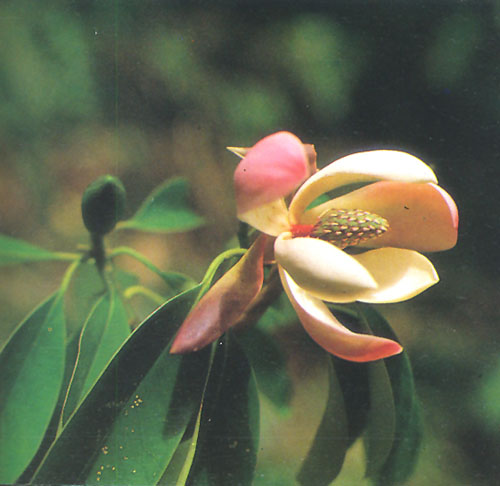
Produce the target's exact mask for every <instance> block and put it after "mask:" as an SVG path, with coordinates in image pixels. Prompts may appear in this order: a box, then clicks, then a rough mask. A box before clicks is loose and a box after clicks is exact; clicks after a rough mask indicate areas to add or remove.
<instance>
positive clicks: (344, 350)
mask: <svg viewBox="0 0 500 486" xmlns="http://www.w3.org/2000/svg"><path fill="white" fill-rule="evenodd" d="M280 277H281V281H282V283H283V287H284V289H285V292H286V293H287V295H288V298H289V299H290V302H291V303H292V306H293V308H294V309H295V312H297V315H298V317H299V319H300V321H301V323H302V325H303V326H304V329H305V330H306V331H307V333H308V334H309V335H310V336H311V338H312V339H314V341H316V342H317V343H318V344H319V345H320V346H322V347H323V348H324V349H326V351H328V352H329V353H331V354H334V355H335V356H339V357H340V358H344V359H347V360H350V361H358V362H364V361H373V360H376V359H381V358H386V357H388V356H392V355H394V354H397V353H400V352H401V350H402V348H401V346H400V345H399V344H398V343H397V342H395V341H391V340H390V339H385V338H380V337H376V336H371V335H368V334H357V333H354V332H352V331H350V330H349V329H347V328H346V327H344V326H343V325H342V324H341V323H340V322H339V321H338V320H337V319H336V318H335V317H334V316H333V315H332V313H331V312H330V311H329V310H328V308H327V307H326V305H325V304H324V303H323V302H321V301H320V300H319V299H316V298H315V297H313V296H312V295H311V294H309V293H307V292H306V291H305V290H304V289H302V288H300V287H299V286H298V285H297V284H296V283H295V282H294V281H293V280H292V278H291V277H290V275H288V274H287V273H286V271H285V270H283V268H280Z"/></svg>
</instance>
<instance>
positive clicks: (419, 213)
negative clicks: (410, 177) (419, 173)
mask: <svg viewBox="0 0 500 486" xmlns="http://www.w3.org/2000/svg"><path fill="white" fill-rule="evenodd" d="M329 208H342V209H363V210H365V211H369V212H371V213H375V214H378V215H379V216H383V217H384V218H385V219H387V221H388V222H389V231H387V232H386V233H384V234H383V235H381V236H379V237H377V238H373V239H370V240H367V241H366V242H364V243H362V244H361V245H360V246H364V247H369V248H382V247H385V246H393V247H397V248H409V249H412V250H417V251H423V252H428V251H441V250H447V249H449V248H452V247H453V246H455V244H456V242H457V230H458V210H457V206H456V205H455V202H454V201H453V199H452V198H451V196H450V195H449V194H448V193H446V192H445V191H444V190H443V189H441V188H440V187H438V186H436V185H435V184H412V183H407V182H392V181H382V182H376V183H374V184H370V185H368V186H365V187H362V188H361V189H358V190H356V191H352V192H350V193H348V194H345V195H344V196H341V197H338V198H335V199H332V200H331V201H328V202H326V203H324V204H322V205H320V206H317V207H316V208H313V209H312V210H310V211H307V212H306V213H305V214H304V219H307V220H309V219H313V220H315V218H316V217H317V216H318V215H319V214H321V212H323V211H324V210H326V209H329Z"/></svg>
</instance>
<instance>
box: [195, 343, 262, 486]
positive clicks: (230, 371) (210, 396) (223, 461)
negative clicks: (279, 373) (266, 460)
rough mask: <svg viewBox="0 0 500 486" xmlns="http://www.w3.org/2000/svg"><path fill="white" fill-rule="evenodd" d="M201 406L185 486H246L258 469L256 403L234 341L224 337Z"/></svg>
mask: <svg viewBox="0 0 500 486" xmlns="http://www.w3.org/2000/svg"><path fill="white" fill-rule="evenodd" d="M220 348H222V349H219V350H218V353H217V354H218V356H216V360H217V359H219V360H221V359H222V360H223V370H222V371H223V374H220V373H218V372H217V368H218V365H217V363H214V366H213V370H212V373H211V374H210V380H209V382H208V385H207V390H206V393H205V396H204V401H203V412H202V418H201V427H200V429H201V430H200V435H199V438H198V444H197V450H196V456H195V460H194V464H193V468H192V472H191V474H190V475H189V478H188V482H187V484H189V485H192V486H198V485H200V484H207V485H210V486H234V485H236V484H237V485H241V486H246V485H251V484H252V480H253V475H254V470H255V465H256V463H257V448H258V437H259V403H258V398H257V388H256V384H255V380H254V377H253V374H252V370H251V368H250V365H249V363H248V360H247V358H246V356H245V354H244V353H243V350H242V349H241V347H240V346H239V345H238V343H237V342H236V340H235V339H234V338H232V337H231V336H228V335H226V338H225V339H224V341H223V346H221V347H220Z"/></svg>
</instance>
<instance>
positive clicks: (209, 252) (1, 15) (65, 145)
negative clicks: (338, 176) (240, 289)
mask: <svg viewBox="0 0 500 486" xmlns="http://www.w3.org/2000/svg"><path fill="white" fill-rule="evenodd" d="M499 46H500V2H499V1H496V2H494V1H491V2H490V1H487V0H484V1H479V0H478V1H471V2H467V1H459V0H456V1H444V0H443V1H431V0H427V1H420V0H415V1H410V0H408V1H400V2H392V1H391V2H390V1H352V2H349V1H347V0H345V1H341V2H336V1H333V0H332V1H330V2H327V1H325V2H319V1H315V2H307V1H294V2H285V1H281V2H279V1H267V2H264V1H259V2H251V1H232V2H230V1H226V2H223V1H211V2H209V1H201V0H200V1H187V0H185V1H179V2H168V1H165V2H160V1H139V0H135V1H132V0H129V1H125V0H115V1H113V0H100V1H97V0H96V1H90V0H88V1H84V0H82V1H44V2H33V1H21V0H17V1H3V2H1V3H0V208H1V209H0V226H1V228H0V230H1V232H2V233H5V234H8V235H11V236H14V237H18V238H24V239H26V240H28V241H31V242H33V243H36V244H38V245H41V246H45V247H47V248H50V249H58V250H73V249H74V248H75V247H76V245H77V244H80V243H86V234H85V231H84V227H83V224H82V223H81V220H80V197H81V193H82V191H83V190H84V188H85V187H86V186H87V185H88V184H89V183H90V182H91V181H92V180H94V179H95V178H96V177H98V176H100V175H102V174H105V173H111V174H113V175H116V176H118V177H120V178H121V179H122V180H123V182H124V184H125V186H126V188H127V191H128V195H129V209H128V211H129V212H128V215H130V214H131V213H132V211H133V210H134V209H135V208H136V207H137V205H138V203H139V202H140V201H141V199H142V198H144V197H145V196H146V194H147V193H148V192H149V191H150V190H152V189H153V187H154V186H155V185H157V184H158V183H159V182H161V181H162V180H164V179H166V178H169V177H171V176H174V175H185V176H186V177H187V178H188V179H189V180H190V181H191V183H192V188H193V203H194V205H195V207H196V208H197V209H198V211H199V212H201V213H202V214H203V215H204V216H205V217H206V219H207V220H208V223H209V224H208V226H207V227H205V228H203V229H201V230H198V231H195V232H192V233H189V234H184V235H171V236H158V235H144V234H143V235H135V234H132V233H130V234H129V233H124V234H123V235H121V236H122V237H121V238H120V242H121V243H128V244H130V245H133V246H135V247H136V248H137V249H139V250H141V251H143V252H144V253H145V254H147V255H148V256H149V257H150V258H151V259H152V260H153V261H154V262H155V263H157V264H158V265H159V266H161V267H162V268H170V269H174V270H179V271H183V272H186V273H188V274H190V275H192V276H193V277H195V278H200V277H201V276H202V275H203V272H204V270H205V267H206V265H207V263H208V262H209V261H210V259H211V258H213V257H214V256H215V255H216V254H217V252H218V251H220V250H221V249H223V247H224V245H225V244H226V243H227V240H228V239H229V238H230V237H231V236H232V235H233V234H234V232H235V229H236V228H237V221H236V218H235V215H234V213H235V210H234V199H233V193H232V185H231V180H232V179H231V178H232V171H233V170H234V167H235V165H236V162H237V160H235V157H234V156H233V155H231V154H230V153H229V152H227V151H225V149H224V147H225V146H227V145H239V146H246V145H252V144H253V143H254V142H255V141H257V140H258V139H259V138H260V137H262V136H264V135H267V134H269V133H271V132H274V131H278V130H282V129H284V130H290V131H292V132H294V133H296V134H297V135H298V136H299V137H300V138H301V139H302V140H303V141H304V142H309V143H314V144H315V145H316V149H317V151H318V154H319V164H320V166H323V165H325V164H326V163H328V162H331V161H332V160H334V159H336V158H338V157H340V156H342V155H345V154H348V153H351V152H355V151H359V150H365V149H373V148H392V149H401V150H404V151H408V152H410V153H412V154H414V155H417V156H419V157H420V158H422V159H423V160H425V161H426V162H428V163H429V164H431V165H432V167H433V168H434V169H435V171H436V173H437V175H438V178H439V180H440V184H441V185H442V186H443V187H444V188H445V189H446V190H448V191H449V192H450V193H451V194H452V195H453V197H454V198H455V200H456V201H457V204H458V206H459V210H460V217H461V223H460V235H459V244H458V246H457V248H455V249H454V250H452V251H450V252H447V253H443V254H437V255H433V256H431V258H432V260H433V261H434V263H435V265H436V267H437V269H438V272H439V274H440V276H441V280H442V281H441V283H440V284H439V285H438V286H436V287H434V288H432V289H431V290H429V291H428V292H426V293H425V294H424V295H422V296H419V297H418V298H416V299H414V300H412V301H411V302H408V303H404V304H398V305H392V306H381V310H382V311H383V313H384V315H385V316H386V317H388V318H389V320H390V321H391V323H392V324H393V326H394V328H395V330H396V331H397V332H398V333H399V335H400V336H401V338H402V340H403V343H404V344H405V346H406V349H407V350H408V351H409V354H410V357H411V359H412V362H413V365H414V369H415V373H416V378H417V386H418V391H419V394H420V396H421V398H422V401H423V410H424V417H425V421H426V436H425V441H424V447H423V452H422V456H421V460H420V462H419V465H418V468H417V471H416V473H415V475H414V477H413V479H412V480H411V481H410V484H412V485H429V484H432V485H462V484H463V485H472V484H473V485H489V484H492V485H493V484H498V482H497V481H498V477H499V476H500V470H499V464H500V432H499V430H500V359H499V353H498V349H499V341H500V325H499V324H500V323H499V320H500V319H499V316H500V313H499V311H498V299H499V297H500V292H499V289H498V283H499V273H500V263H499V261H500V258H499V247H500V245H499V240H500V231H499V221H500V209H499V208H500V204H499V202H500V201H499V191H498V183H499V180H500V177H499V176H500V170H499V169H498V164H499V161H500V125H499V120H500V91H499V90H500V55H499ZM63 268H64V267H62V266H58V264H56V266H55V267H54V266H53V265H50V264H46V263H44V264H37V265H29V266H28V265H24V266H20V267H12V268H7V269H2V276H1V279H0V306H1V310H2V325H1V333H0V338H1V339H2V341H4V340H5V338H6V336H7V335H8V333H9V332H10V331H11V330H12V328H13V327H14V326H15V324H16V323H17V322H18V321H19V320H20V319H21V318H22V317H23V316H24V315H25V314H26V313H27V312H28V311H29V310H30V309H31V308H32V307H34V305H35V304H36V303H38V302H39V301H40V300H41V299H42V298H43V297H45V296H47V295H48V294H49V293H51V292H52V291H53V290H55V288H56V287H57V282H58V279H59V278H60V276H61V273H62V271H63ZM130 268H131V269H132V270H134V271H138V270H139V268H138V267H134V266H132V267H130ZM142 277H143V279H145V281H146V283H148V284H149V285H160V283H159V282H157V281H155V280H150V279H151V278H152V277H150V275H149V274H144V275H142ZM307 362H308V358H307V357H305V356H300V355H295V354H294V355H293V356H292V359H291V369H292V371H294V372H295V375H296V378H297V380H298V381H299V382H300V383H301V385H300V386H298V391H297V396H296V398H295V402H294V403H295V405H296V407H295V409H296V410H298V412H295V413H294V415H293V417H290V418H288V419H282V418H281V419H279V418H276V417H273V415H272V411H269V410H267V409H266V407H264V412H265V413H264V423H265V424H268V426H267V428H266V429H265V434H264V436H263V439H262V447H263V452H262V458H261V464H260V471H263V472H262V474H260V475H258V478H257V483H256V484H276V485H281V484H283V485H288V484H291V483H290V481H291V480H290V477H291V472H292V471H291V470H293V469H295V470H296V469H298V466H297V464H298V462H297V461H299V460H300V457H302V455H303V452H304V451H303V449H304V444H303V443H302V442H303V441H302V434H303V431H304V430H306V429H308V428H310V426H311V423H310V422H309V420H310V418H309V417H308V414H307V407H308V404H309V403H311V402H313V401H314V399H315V397H316V394H318V393H319V394H320V393H321V380H320V379H319V378H316V374H315V373H314V372H312V371H311V372H304V371H301V372H300V373H299V371H298V370H303V365H304V363H306V364H307ZM311 368H314V366H313V365H311ZM266 410H267V411H266ZM315 420H316V419H315ZM266 421H267V422H266ZM276 421H278V422H276ZM361 454H362V453H361V452H360V449H359V448H356V449H355V450H354V451H353V453H352V454H351V455H350V457H349V461H348V465H347V467H346V471H345V474H344V476H343V477H341V478H340V479H339V481H338V484H346V485H349V484H362V481H361V480H360V479H355V478H361V477H362V466H361V463H360V461H361Z"/></svg>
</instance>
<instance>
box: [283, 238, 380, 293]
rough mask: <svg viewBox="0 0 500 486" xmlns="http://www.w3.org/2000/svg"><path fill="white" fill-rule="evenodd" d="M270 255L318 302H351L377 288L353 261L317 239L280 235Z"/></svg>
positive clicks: (371, 278) (362, 269) (355, 261)
mask: <svg viewBox="0 0 500 486" xmlns="http://www.w3.org/2000/svg"><path fill="white" fill-rule="evenodd" d="M274 255H275V257H276V261H277V263H278V264H279V265H281V266H282V267H283V268H284V269H285V270H286V271H287V272H288V273H289V274H290V275H291V276H292V278H293V279H294V281H295V282H296V283H297V284H298V285H300V287H302V288H303V289H305V290H307V291H308V292H309V293H311V294H312V295H314V296H315V297H317V298H318V299H322V300H328V301H330V302H354V301H356V300H357V299H358V297H359V296H360V295H364V292H365V291H366V290H374V289H376V288H377V284H376V282H375V281H374V280H373V277H372V276H371V275H370V273H369V272H368V271H367V270H366V269H365V268H364V267H363V266H362V265H360V264H359V262H358V261H357V260H355V259H354V258H353V257H352V256H350V255H348V254H347V253H345V252H343V251H342V250H340V249H339V248H337V247H335V246H333V245H332V244H330V243H327V242H326V241H323V240H320V239H316V238H303V237H297V238H292V237H291V235H290V233H284V234H281V235H280V236H279V237H278V238H277V239H276V241H275V243H274Z"/></svg>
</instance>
